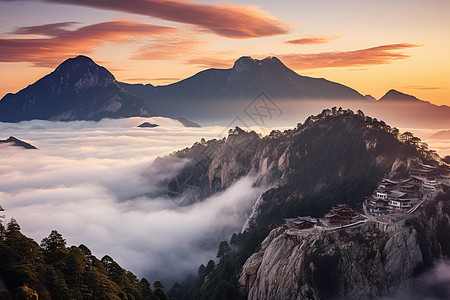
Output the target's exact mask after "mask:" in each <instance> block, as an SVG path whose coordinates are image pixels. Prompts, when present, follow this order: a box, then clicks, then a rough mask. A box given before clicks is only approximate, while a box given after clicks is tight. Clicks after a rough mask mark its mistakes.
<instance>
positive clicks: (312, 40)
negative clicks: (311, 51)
mask: <svg viewBox="0 0 450 300" xmlns="http://www.w3.org/2000/svg"><path fill="white" fill-rule="evenodd" d="M337 38H338V37H336V36H323V35H321V36H310V37H304V38H299V39H295V40H289V41H286V42H285V43H286V44H292V45H318V44H326V43H329V42H330V41H332V40H335V39H337Z"/></svg>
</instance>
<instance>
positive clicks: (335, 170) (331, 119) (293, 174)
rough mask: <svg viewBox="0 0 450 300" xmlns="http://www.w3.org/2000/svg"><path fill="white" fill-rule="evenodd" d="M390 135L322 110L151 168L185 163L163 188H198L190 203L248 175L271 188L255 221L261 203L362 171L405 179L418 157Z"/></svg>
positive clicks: (382, 127)
mask: <svg viewBox="0 0 450 300" xmlns="http://www.w3.org/2000/svg"><path fill="white" fill-rule="evenodd" d="M391 131H394V129H393V128H390V127H389V126H388V125H386V124H384V122H382V121H381V122H379V121H377V120H376V119H372V118H370V117H365V116H362V115H356V114H354V113H353V112H352V111H343V110H341V111H339V112H338V111H335V112H331V111H330V110H324V111H323V112H322V113H321V114H319V115H317V116H311V117H310V118H308V119H307V120H306V122H305V123H304V124H298V126H297V128H295V129H292V130H285V131H283V132H281V131H278V130H274V131H272V132H271V133H270V134H269V135H267V136H265V137H262V136H260V135H259V134H257V133H256V132H254V131H252V132H246V131H244V130H242V129H240V128H236V129H232V130H230V131H229V134H228V137H227V138H224V139H221V140H209V141H205V140H202V141H201V142H198V143H195V144H194V145H193V146H192V147H190V148H186V149H183V150H181V151H178V152H175V153H174V154H172V155H171V156H169V157H165V158H161V159H159V160H157V162H156V163H161V164H166V163H167V162H169V161H171V160H172V159H173V158H177V159H187V160H189V161H190V163H189V164H187V166H186V167H185V168H184V169H183V170H182V171H181V173H180V174H179V175H180V176H182V177H185V178H184V179H185V180H181V181H183V182H185V184H183V185H173V184H172V185H171V184H169V190H172V191H173V190H176V191H175V192H177V194H178V193H183V192H185V189H184V188H185V187H192V186H194V187H198V189H197V191H198V192H197V193H196V195H195V201H201V200H202V199H204V198H206V197H208V196H210V195H212V194H214V193H216V192H219V191H222V190H224V189H226V188H228V187H229V186H231V184H232V183H234V182H235V181H236V180H237V179H238V178H240V177H242V176H247V175H252V176H254V177H255V178H256V180H255V184H257V185H261V186H266V187H268V188H270V187H272V188H271V189H268V191H267V192H266V193H265V195H263V197H262V198H261V199H260V200H259V202H258V204H257V205H256V206H255V210H254V212H253V215H254V216H256V214H258V210H259V207H260V206H261V204H262V202H265V203H268V202H270V203H271V204H270V205H272V204H274V203H276V202H277V200H276V199H277V198H280V199H281V198H282V199H285V196H286V195H289V196H290V197H291V198H293V197H300V196H301V195H302V194H304V193H306V192H310V191H317V190H321V189H322V188H323V187H325V186H326V185H328V184H329V183H330V182H333V180H334V181H338V180H345V179H346V178H347V179H349V178H350V177H352V178H353V177H357V176H360V175H361V173H367V172H370V174H369V175H370V176H371V177H373V180H374V181H375V182H376V181H377V180H378V179H379V178H381V177H382V176H386V177H391V178H392V177H398V176H403V175H405V174H406V169H407V167H408V166H409V165H410V164H411V163H412V162H414V161H419V160H421V159H422V156H421V155H420V154H419V153H418V152H417V151H416V150H415V148H413V147H410V146H408V145H405V144H402V143H401V142H399V141H398V140H397V139H396V138H395V136H394V134H393V133H392V132H391ZM179 179H180V178H177V182H179V181H180V180H179ZM266 200H267V201H266ZM353 204H355V203H353ZM324 209H325V208H324ZM326 209H328V207H327V208H326Z"/></svg>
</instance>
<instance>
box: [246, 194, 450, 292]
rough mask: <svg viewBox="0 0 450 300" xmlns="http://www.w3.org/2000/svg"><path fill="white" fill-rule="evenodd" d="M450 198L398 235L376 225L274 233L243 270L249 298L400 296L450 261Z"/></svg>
mask: <svg viewBox="0 0 450 300" xmlns="http://www.w3.org/2000/svg"><path fill="white" fill-rule="evenodd" d="M449 214H450V195H449V194H447V195H446V196H442V197H440V199H438V200H432V201H430V202H428V203H426V204H425V205H424V206H423V208H422V209H421V210H419V212H418V213H417V214H415V215H413V216H411V217H410V218H409V219H408V220H407V221H406V225H404V226H403V227H401V228H400V229H398V230H395V231H390V232H383V231H380V230H379V229H378V228H377V227H376V226H374V224H373V223H370V222H369V223H366V224H364V225H362V226H360V227H358V228H348V229H343V230H339V231H334V232H325V233H312V234H303V235H301V234H295V233H294V232H290V231H289V230H288V229H287V228H286V227H284V226H282V227H278V228H276V229H274V230H272V231H271V233H270V234H269V236H268V237H267V238H266V239H265V240H264V242H263V243H262V244H261V250H260V251H258V252H256V253H255V254H253V255H252V256H251V257H250V258H249V259H247V261H246V263H245V264H244V266H243V268H242V272H241V275H240V279H239V283H240V285H241V288H242V292H243V293H244V294H246V295H248V299H328V298H333V297H344V298H345V299H367V298H374V297H380V296H383V295H386V294H388V293H391V292H392V291H393V290H394V291H395V289H396V288H398V287H399V286H400V285H401V284H402V283H404V281H405V280H407V279H409V278H411V277H412V276H413V275H414V274H415V273H417V271H418V270H420V269H421V268H422V267H423V266H424V265H425V266H427V265H428V266H429V265H431V264H432V263H433V262H434V261H435V260H436V259H437V258H439V257H441V256H448V254H449V253H450V247H449V246H450V242H449V240H448V232H449V230H450V216H449Z"/></svg>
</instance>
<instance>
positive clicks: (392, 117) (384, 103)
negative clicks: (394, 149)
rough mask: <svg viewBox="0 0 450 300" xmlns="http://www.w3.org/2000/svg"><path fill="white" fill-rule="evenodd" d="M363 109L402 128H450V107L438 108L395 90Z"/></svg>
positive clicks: (442, 106)
mask: <svg viewBox="0 0 450 300" xmlns="http://www.w3.org/2000/svg"><path fill="white" fill-rule="evenodd" d="M362 109H364V111H367V112H369V113H370V114H371V115H374V116H376V117H377V118H382V119H383V120H385V121H387V122H389V123H394V124H396V126H400V127H410V128H449V127H450V107H448V106H446V105H441V106H438V105H435V104H432V103H430V102H427V101H423V100H420V99H418V98H416V97H414V96H412V95H408V94H404V93H402V92H399V91H397V90H393V89H392V90H390V91H388V92H387V93H386V94H385V95H384V96H383V97H381V98H380V99H379V100H378V101H375V102H369V103H368V104H367V105H364V106H362Z"/></svg>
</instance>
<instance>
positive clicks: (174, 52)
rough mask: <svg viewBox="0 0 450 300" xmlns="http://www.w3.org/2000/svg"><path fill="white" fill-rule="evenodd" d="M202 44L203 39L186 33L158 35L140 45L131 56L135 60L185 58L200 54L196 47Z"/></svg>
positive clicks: (203, 42)
mask: <svg viewBox="0 0 450 300" xmlns="http://www.w3.org/2000/svg"><path fill="white" fill-rule="evenodd" d="M204 44H205V41H201V40H199V39H196V38H194V37H193V36H192V35H188V34H183V33H176V34H171V35H160V36H156V37H154V38H152V40H151V42H149V43H148V44H147V45H144V46H142V47H140V48H139V49H138V50H137V51H136V52H135V53H134V54H133V55H132V57H131V58H132V59H137V60H169V59H177V58H186V57H190V56H193V55H199V54H201V51H199V49H198V47H199V46H202V45H204Z"/></svg>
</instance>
